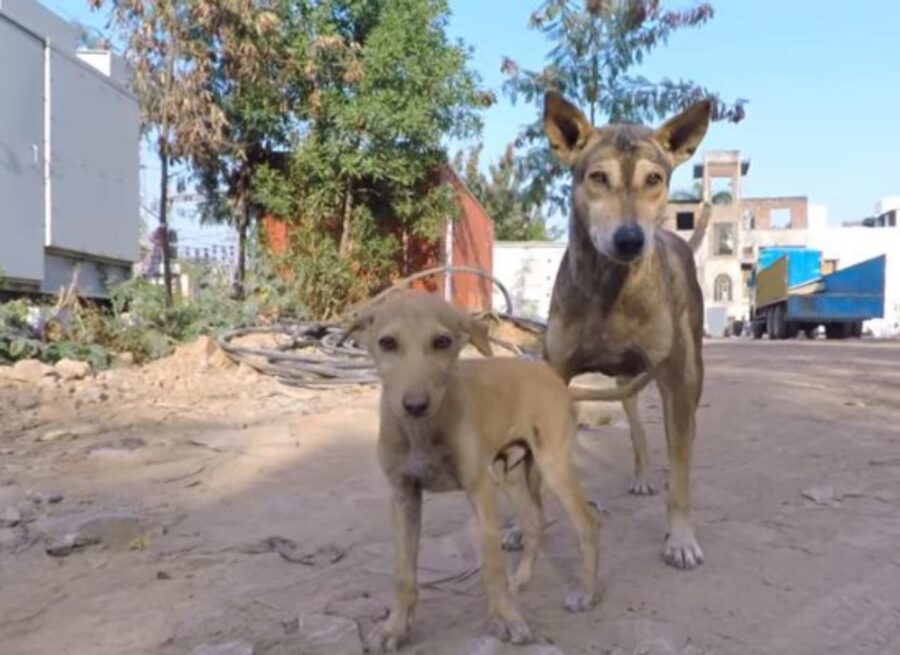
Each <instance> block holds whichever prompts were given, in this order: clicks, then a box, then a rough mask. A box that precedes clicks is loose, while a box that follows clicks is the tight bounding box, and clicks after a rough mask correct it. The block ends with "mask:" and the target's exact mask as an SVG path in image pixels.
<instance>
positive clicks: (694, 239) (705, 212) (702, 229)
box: [688, 202, 712, 252]
mask: <svg viewBox="0 0 900 655" xmlns="http://www.w3.org/2000/svg"><path fill="white" fill-rule="evenodd" d="M711 215H712V205H710V204H709V203H708V202H705V203H703V209H702V210H701V211H700V221H699V222H698V223H697V226H696V227H695V228H694V233H693V234H691V238H690V239H688V245H689V246H690V247H691V250H693V251H694V252H697V248H699V247H700V244H701V243H703V237H705V236H706V227H707V226H708V225H709V217H710V216H711Z"/></svg>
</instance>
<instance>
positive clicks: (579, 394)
mask: <svg viewBox="0 0 900 655" xmlns="http://www.w3.org/2000/svg"><path fill="white" fill-rule="evenodd" d="M652 379H653V376H652V375H650V373H641V374H640V375H638V376H637V377H633V378H631V379H630V380H629V381H628V383H627V384H625V385H623V386H616V387H615V388H613V389H589V388H587V387H569V393H571V394H572V400H574V401H575V402H580V401H582V400H598V401H601V402H606V403H612V402H617V401H622V400H625V399H626V398H631V397H632V396H635V395H637V394H638V393H639V392H640V391H641V389H643V388H644V387H646V386H647V383H649V382H650V380H652Z"/></svg>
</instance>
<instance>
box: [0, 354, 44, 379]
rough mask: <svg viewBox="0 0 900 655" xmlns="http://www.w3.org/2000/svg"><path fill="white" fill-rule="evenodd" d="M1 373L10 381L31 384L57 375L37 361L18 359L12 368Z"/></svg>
mask: <svg viewBox="0 0 900 655" xmlns="http://www.w3.org/2000/svg"><path fill="white" fill-rule="evenodd" d="M3 373H4V376H5V377H7V378H9V379H11V380H16V381H18V382H30V383H32V384H37V383H39V382H40V381H41V380H42V379H43V378H46V377H55V376H56V375H57V373H56V371H54V370H53V367H52V366H50V365H49V364H45V363H44V362H41V361H39V360H37V359H20V360H19V361H18V362H16V363H15V364H13V366H12V367H10V368H7V369H4V370H3Z"/></svg>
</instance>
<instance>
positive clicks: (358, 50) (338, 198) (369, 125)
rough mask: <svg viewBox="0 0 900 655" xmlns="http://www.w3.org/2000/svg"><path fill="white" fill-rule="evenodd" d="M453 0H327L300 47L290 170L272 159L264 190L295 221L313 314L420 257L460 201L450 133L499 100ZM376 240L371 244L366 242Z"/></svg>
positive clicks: (474, 125) (300, 269)
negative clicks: (452, 18) (472, 57)
mask: <svg viewBox="0 0 900 655" xmlns="http://www.w3.org/2000/svg"><path fill="white" fill-rule="evenodd" d="M447 17H448V9H447V3H446V1H445V0H365V1H362V0H320V1H319V2H315V3H310V4H309V5H308V7H307V9H306V11H305V14H304V19H305V20H304V25H305V29H304V30H301V31H299V32H298V33H297V35H296V38H295V39H294V41H293V43H292V44H291V49H292V51H293V52H295V53H298V57H301V58H302V59H303V61H302V63H300V64H299V65H298V70H300V71H301V72H302V75H301V77H300V79H298V80H297V81H296V84H297V86H298V87H300V88H301V92H297V93H296V94H295V97H296V98H297V99H298V100H297V101H296V104H295V105H294V106H293V107H292V114H293V118H294V121H295V123H296V125H297V127H298V139H297V144H296V147H295V149H294V151H293V153H292V154H291V157H290V162H289V164H288V166H287V170H286V171H281V170H278V169H277V168H276V167H272V166H269V167H264V168H263V169H262V170H261V171H260V173H259V174H258V175H257V176H256V183H257V187H258V189H259V193H258V195H257V199H258V200H259V201H260V202H261V204H262V205H263V206H265V207H266V209H267V210H269V211H271V212H272V213H274V214H275V215H277V216H279V217H282V218H284V219H286V220H289V221H291V222H293V223H294V224H295V225H296V226H298V228H299V229H294V230H293V231H292V235H293V238H294V243H293V244H292V248H293V255H294V261H293V264H294V265H293V266H292V270H293V271H295V273H296V274H297V275H301V276H305V277H306V278H307V281H306V283H305V284H304V293H305V294H308V296H309V297H308V298H307V304H308V306H309V307H310V310H311V311H312V312H313V313H316V314H318V315H320V316H328V315H331V314H335V313H337V312H339V311H340V309H341V308H342V307H343V306H344V305H345V304H346V303H347V302H352V301H353V300H358V299H360V298H362V297H365V296H366V295H367V294H368V293H369V292H370V291H372V290H374V289H377V288H379V287H381V286H384V285H385V284H386V283H387V282H388V281H389V280H390V278H391V277H392V276H394V275H395V274H397V273H398V272H404V271H405V270H406V269H407V267H408V266H409V263H410V259H409V258H410V257H411V256H412V255H411V248H412V246H411V244H412V242H413V241H414V240H415V237H423V238H433V237H435V236H436V235H437V228H438V227H439V226H440V225H443V223H444V221H445V220H446V219H447V218H448V217H452V216H454V215H455V213H456V211H457V208H456V205H455V202H454V199H453V194H452V190H451V189H450V188H449V187H448V186H446V185H442V184H440V183H439V179H438V178H439V173H440V169H441V167H442V166H444V165H446V163H447V158H446V154H445V151H444V148H443V141H444V140H445V139H446V138H448V137H451V138H468V137H469V136H472V135H474V134H476V133H477V132H478V130H479V128H480V119H479V109H480V108H481V107H483V106H484V105H486V104H488V103H489V102H490V101H491V96H490V95H489V94H486V93H484V92H482V91H481V90H480V89H479V86H478V78H477V76H476V75H475V74H474V73H473V72H472V71H471V70H469V68H468V67H467V63H468V59H469V52H468V51H467V50H466V48H464V47H463V46H462V45H461V44H459V43H452V42H450V41H449V39H448V38H447V35H446V32H445V28H446V24H447ZM361 244H365V247H360V245H361Z"/></svg>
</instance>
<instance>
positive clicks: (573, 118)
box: [544, 91, 594, 166]
mask: <svg viewBox="0 0 900 655" xmlns="http://www.w3.org/2000/svg"><path fill="white" fill-rule="evenodd" d="M593 131H594V126H593V125H591V122H590V121H589V120H588V119H587V116H585V115H584V114H583V113H582V112H581V110H580V109H578V107H576V106H575V105H573V104H572V103H571V102H569V101H568V100H566V99H565V98H563V97H562V96H561V95H560V94H558V93H557V92H556V91H548V92H547V94H546V95H545V96H544V133H545V134H546V135H547V140H548V141H549V142H550V149H551V150H553V153H554V154H555V155H556V156H557V157H558V158H559V160H560V161H561V162H562V163H564V164H565V165H566V166H573V165H574V164H575V160H576V158H577V157H578V153H580V152H581V151H582V149H583V148H584V146H585V144H586V143H587V140H588V137H590V136H591V134H592V133H593Z"/></svg>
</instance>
